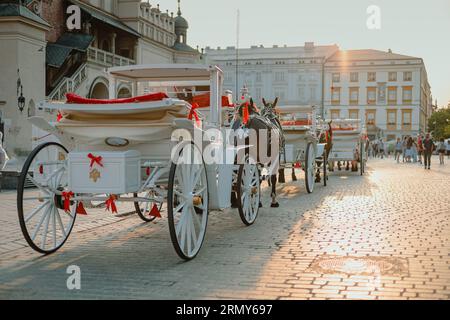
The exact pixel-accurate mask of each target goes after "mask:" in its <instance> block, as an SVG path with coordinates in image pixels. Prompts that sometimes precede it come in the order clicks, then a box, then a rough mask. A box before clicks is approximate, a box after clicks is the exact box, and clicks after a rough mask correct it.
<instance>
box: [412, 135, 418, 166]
mask: <svg viewBox="0 0 450 320" xmlns="http://www.w3.org/2000/svg"><path fill="white" fill-rule="evenodd" d="M411 149H412V159H413V162H414V163H417V141H416V139H413V143H412V148H411Z"/></svg>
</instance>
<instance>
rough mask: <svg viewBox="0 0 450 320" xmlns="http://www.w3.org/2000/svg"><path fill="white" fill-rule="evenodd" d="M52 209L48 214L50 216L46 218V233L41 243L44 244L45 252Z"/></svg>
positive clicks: (43, 234)
mask: <svg viewBox="0 0 450 320" xmlns="http://www.w3.org/2000/svg"><path fill="white" fill-rule="evenodd" d="M50 208H51V210H49V212H48V214H47V216H46V218H45V222H44V224H45V225H44V232H43V233H42V241H41V243H42V249H44V250H45V245H46V242H47V233H48V225H49V223H50V216H51V215H52V213H53V207H50Z"/></svg>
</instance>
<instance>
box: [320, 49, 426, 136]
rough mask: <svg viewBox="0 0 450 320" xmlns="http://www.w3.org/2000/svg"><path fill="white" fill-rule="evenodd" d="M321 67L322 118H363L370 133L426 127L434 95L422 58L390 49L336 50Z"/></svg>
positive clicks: (392, 133) (411, 131)
mask: <svg viewBox="0 0 450 320" xmlns="http://www.w3.org/2000/svg"><path fill="white" fill-rule="evenodd" d="M324 70H325V77H324V80H325V83H324V88H325V94H324V96H325V101H324V104H325V116H326V118H329V119H337V118H351V119H355V118H358V119H361V120H362V121H363V122H364V123H365V124H366V127H367V129H368V133H369V137H370V138H372V139H375V138H383V139H385V140H388V141H389V140H394V139H396V138H397V137H403V136H407V135H417V134H419V133H424V132H426V130H427V119H428V118H429V116H430V115H431V113H432V97H431V89H430V85H429V83H428V78H427V72H426V69H425V65H424V62H423V60H422V59H421V58H416V57H411V56H405V55H400V54H396V53H393V52H392V51H391V50H389V51H387V52H383V51H378V50H348V51H338V52H336V53H335V54H334V55H333V56H332V57H330V58H329V59H328V60H327V61H326V62H325V67H324Z"/></svg>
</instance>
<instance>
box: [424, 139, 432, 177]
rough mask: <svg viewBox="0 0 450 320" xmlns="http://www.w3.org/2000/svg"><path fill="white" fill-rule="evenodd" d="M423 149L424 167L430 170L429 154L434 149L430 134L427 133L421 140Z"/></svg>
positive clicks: (430, 154)
mask: <svg viewBox="0 0 450 320" xmlns="http://www.w3.org/2000/svg"><path fill="white" fill-rule="evenodd" d="M423 149H424V154H423V156H424V164H425V169H428V170H430V167H431V156H432V155H433V151H434V142H433V139H431V137H430V134H429V133H427V135H426V136H425V140H424V141H423Z"/></svg>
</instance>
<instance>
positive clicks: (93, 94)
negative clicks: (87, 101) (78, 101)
mask: <svg viewBox="0 0 450 320" xmlns="http://www.w3.org/2000/svg"><path fill="white" fill-rule="evenodd" d="M89 97H90V98H92V99H108V98H109V88H108V81H107V80H106V79H104V78H103V77H99V78H97V79H95V81H94V82H93V83H92V86H91V90H90V94H89Z"/></svg>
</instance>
